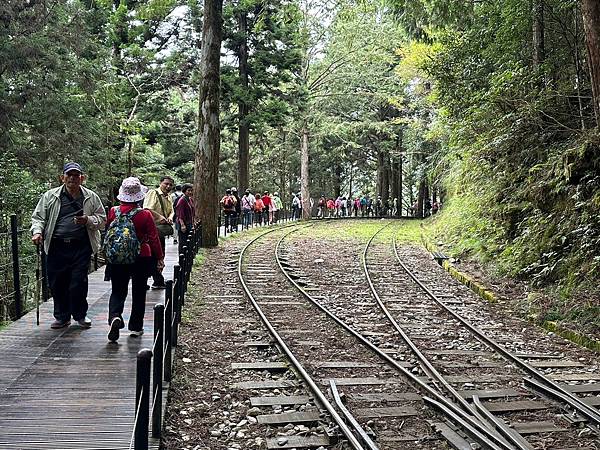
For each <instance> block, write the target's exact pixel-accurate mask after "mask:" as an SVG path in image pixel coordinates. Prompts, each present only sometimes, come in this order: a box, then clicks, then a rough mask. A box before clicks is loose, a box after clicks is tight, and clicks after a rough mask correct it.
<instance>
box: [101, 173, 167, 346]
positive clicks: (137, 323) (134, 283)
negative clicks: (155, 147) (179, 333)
mask: <svg viewBox="0 0 600 450" xmlns="http://www.w3.org/2000/svg"><path fill="white" fill-rule="evenodd" d="M147 191H148V188H147V187H146V186H143V185H142V184H141V183H140V180H139V179H137V178H136V177H129V178H125V179H124V180H123V183H122V184H121V187H120V188H119V195H117V199H118V200H119V201H120V202H121V204H120V205H119V206H114V207H112V208H111V209H110V211H109V213H108V217H107V221H106V225H107V228H108V226H109V225H110V224H111V222H112V221H113V220H115V218H116V210H119V211H120V213H121V214H127V213H129V212H131V211H132V210H134V209H138V211H137V212H136V213H135V214H134V215H133V219H132V221H133V225H134V227H135V233H136V235H137V238H138V240H139V241H140V243H141V248H140V254H139V256H138V257H137V259H136V261H135V263H133V264H111V267H110V269H111V270H110V281H111V284H112V292H111V294H110V300H109V302H108V323H109V325H110V331H109V332H108V340H109V341H111V342H116V341H117V340H118V339H119V331H120V330H121V328H124V326H125V325H124V322H123V308H124V307H125V299H126V298H127V291H128V288H129V280H131V297H132V303H131V315H130V317H129V324H128V328H129V332H130V334H131V336H134V337H135V336H141V335H142V334H144V313H145V311H146V284H147V283H148V278H149V277H150V275H151V274H152V272H153V270H154V269H155V268H158V270H162V268H163V267H164V266H165V263H164V254H163V250H162V247H161V245H160V239H159V236H158V230H157V229H156V225H155V224H154V219H153V217H152V213H151V212H150V211H148V210H147V209H141V208H140V206H139V204H140V202H141V201H142V200H144V196H145V195H146V192H147Z"/></svg>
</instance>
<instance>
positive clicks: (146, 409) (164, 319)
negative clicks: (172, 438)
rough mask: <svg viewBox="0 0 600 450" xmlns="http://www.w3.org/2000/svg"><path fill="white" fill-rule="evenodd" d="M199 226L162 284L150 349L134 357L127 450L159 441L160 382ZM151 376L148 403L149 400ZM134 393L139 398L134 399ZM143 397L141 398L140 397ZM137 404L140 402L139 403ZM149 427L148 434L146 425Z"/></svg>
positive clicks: (169, 360) (169, 359)
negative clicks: (133, 403)
mask: <svg viewBox="0 0 600 450" xmlns="http://www.w3.org/2000/svg"><path fill="white" fill-rule="evenodd" d="M201 231H202V230H201V228H200V226H199V225H197V226H196V227H194V228H192V230H190V232H189V233H188V235H187V237H186V241H185V244H186V245H185V246H183V247H182V250H183V252H182V254H180V255H179V264H176V265H175V266H174V267H173V279H172V280H167V281H166V283H165V284H166V289H165V302H164V304H162V303H158V304H156V305H155V306H154V340H153V343H152V349H151V350H150V349H142V350H140V351H139V352H138V356H137V358H138V359H137V361H138V363H137V371H136V386H137V388H136V414H135V423H134V426H133V430H132V437H131V442H132V443H133V447H131V446H130V450H148V445H149V437H150V435H151V436H152V438H155V439H159V438H160V437H161V432H162V422H163V389H164V385H163V382H165V383H169V382H170V381H171V378H172V371H173V358H174V349H175V347H177V337H178V332H179V323H180V322H181V311H182V305H183V303H184V296H185V292H186V289H187V281H188V280H189V279H190V273H191V271H192V266H193V262H194V257H195V256H196V254H197V252H198V249H199V248H200V245H201V239H202V236H201ZM150 374H152V402H150V399H149V392H150V377H151V375H150ZM138 393H140V394H139V397H138ZM144 393H145V395H144ZM140 400H141V401H140ZM150 424H151V434H149V425H150Z"/></svg>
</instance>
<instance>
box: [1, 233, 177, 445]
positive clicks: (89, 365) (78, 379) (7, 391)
mask: <svg viewBox="0 0 600 450" xmlns="http://www.w3.org/2000/svg"><path fill="white" fill-rule="evenodd" d="M176 251H177V246H176V245H173V244H171V243H170V240H168V241H167V255H166V258H165V265H166V267H165V272H164V274H165V278H166V279H172V274H173V265H174V264H175V263H176ZM103 279H104V269H103V268H101V269H100V270H98V271H96V272H94V273H92V274H90V277H89V295H88V302H89V305H90V308H89V312H88V316H89V317H90V318H91V319H92V321H93V324H92V327H91V328H90V329H82V328H81V327H79V326H78V325H71V326H70V327H67V328H64V329H62V330H51V329H50V323H52V321H53V320H54V318H53V317H52V301H49V302H46V303H45V304H43V305H42V306H41V308H40V326H39V327H38V326H36V320H35V311H32V312H30V313H28V314H27V315H25V316H24V317H23V318H21V319H20V320H18V321H16V322H14V323H12V324H11V325H9V326H8V327H7V328H5V329H4V330H2V331H0V449H2V450H17V449H19V450H21V449H32V450H33V449H35V450H45V449H56V450H58V449H86V450H121V449H129V445H130V440H131V433H132V430H133V422H134V413H135V369H136V355H137V352H138V351H139V350H140V349H142V348H152V343H153V318H152V316H153V314H152V308H153V307H154V305H155V304H156V303H164V292H165V291H164V290H159V291H148V296H147V302H146V317H145V321H144V331H145V334H144V335H143V336H142V337H141V338H132V337H129V334H128V333H126V332H125V333H121V338H120V339H119V341H118V343H117V344H114V343H109V342H108V340H107V338H106V333H107V332H108V324H107V313H108V298H109V296H110V282H105V281H103ZM150 282H152V279H150ZM130 291H131V289H130ZM130 308H131V301H130V298H129V299H128V301H127V302H126V303H125V314H124V318H125V321H126V323H127V320H128V316H129V311H130ZM165 394H166V393H165ZM165 397H166V395H165ZM150 448H152V449H158V448H159V442H158V440H153V439H150Z"/></svg>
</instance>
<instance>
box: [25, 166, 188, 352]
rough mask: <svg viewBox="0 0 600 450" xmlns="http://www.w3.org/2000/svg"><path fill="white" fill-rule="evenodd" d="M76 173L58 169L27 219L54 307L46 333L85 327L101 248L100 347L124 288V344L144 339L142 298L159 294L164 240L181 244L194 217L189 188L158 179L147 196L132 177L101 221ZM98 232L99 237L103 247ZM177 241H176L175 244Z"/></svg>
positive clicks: (118, 313) (114, 334)
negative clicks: (103, 311)
mask: <svg viewBox="0 0 600 450" xmlns="http://www.w3.org/2000/svg"><path fill="white" fill-rule="evenodd" d="M84 180H85V175H84V173H83V170H82V168H81V166H80V165H79V164H78V163H76V162H70V163H67V164H65V166H64V167H63V174H62V177H61V181H62V184H61V186H59V187H56V188H53V189H50V190H49V191H47V192H45V193H44V194H42V196H41V198H40V200H39V201H38V204H37V206H36V208H35V210H34V212H33V214H32V218H31V233H32V241H33V243H34V244H36V245H43V248H44V252H45V254H46V266H47V276H48V285H49V287H50V290H51V292H52V296H53V299H54V311H53V315H54V319H55V320H54V322H52V324H51V325H50V328H52V329H61V328H64V327H67V326H69V325H70V324H71V319H73V320H74V321H75V322H77V324H78V325H79V326H80V327H82V328H89V327H91V326H92V321H91V319H90V318H89V317H88V315H87V312H88V302H87V295H88V266H89V261H90V257H91V255H92V254H95V253H97V252H98V251H99V250H100V249H101V247H102V250H103V251H104V254H105V257H106V262H107V265H106V272H105V280H107V281H109V280H110V282H111V287H112V290H111V295H110V298H109V301H108V313H107V320H108V325H109V331H108V336H107V337H108V340H109V341H111V342H116V341H117V340H118V339H119V337H120V330H122V329H123V328H124V327H125V321H124V318H123V310H124V307H125V300H126V298H127V292H128V289H129V282H130V281H131V291H132V302H131V314H130V317H129V321H128V324H127V327H128V330H129V334H130V336H132V337H138V336H141V335H142V334H143V333H144V314H145V309H146V291H147V290H148V289H149V288H150V286H148V280H149V278H150V277H152V278H153V284H152V286H151V288H152V289H164V288H165V279H164V276H163V274H162V271H163V268H164V266H165V264H164V255H165V239H166V238H167V237H168V236H171V235H173V234H174V232H175V230H176V231H177V234H178V236H177V237H178V238H179V242H180V243H181V242H183V241H184V240H185V237H186V235H187V233H188V232H189V230H190V229H191V228H192V225H193V219H194V215H195V205H194V200H193V188H192V185H190V184H184V185H182V186H177V187H176V189H175V192H174V193H171V191H172V190H173V188H174V181H173V179H172V178H171V177H168V176H164V177H161V179H160V185H159V186H158V187H157V188H155V189H148V188H147V187H146V186H144V185H143V184H142V183H141V182H140V180H139V179H138V178H136V177H128V178H125V179H124V180H123V182H122V183H121V186H120V188H119V194H118V195H117V199H118V200H119V205H117V206H113V207H112V208H110V210H109V211H108V214H107V213H106V210H105V208H104V205H103V204H102V202H101V200H100V197H99V196H98V195H97V194H96V193H95V192H93V191H92V190H90V189H88V188H86V187H84V186H83V185H82V184H83V182H84ZM101 231H105V233H104V239H103V240H102V238H101ZM175 240H177V239H175Z"/></svg>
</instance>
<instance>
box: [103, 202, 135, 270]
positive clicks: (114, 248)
mask: <svg viewBox="0 0 600 450" xmlns="http://www.w3.org/2000/svg"><path fill="white" fill-rule="evenodd" d="M140 211H141V208H135V209H133V210H131V211H130V212H129V213H127V214H121V210H120V208H118V207H117V208H115V215H116V218H115V220H113V221H112V223H111V224H110V226H109V227H108V230H107V231H106V235H105V236H104V245H103V250H104V255H105V256H106V260H107V261H108V262H109V263H110V264H133V263H134V262H135V260H136V259H137V257H138V256H139V254H140V249H141V244H140V240H139V239H138V237H137V234H136V233H135V226H134V224H133V217H134V216H135V215H136V214H137V213H138V212H140Z"/></svg>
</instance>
